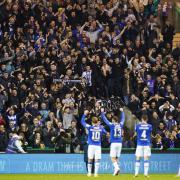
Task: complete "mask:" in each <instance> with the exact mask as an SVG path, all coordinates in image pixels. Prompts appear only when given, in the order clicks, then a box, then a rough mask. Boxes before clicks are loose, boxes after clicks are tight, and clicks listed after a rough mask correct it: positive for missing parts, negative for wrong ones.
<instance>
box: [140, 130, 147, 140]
mask: <svg viewBox="0 0 180 180" xmlns="http://www.w3.org/2000/svg"><path fill="white" fill-rule="evenodd" d="M141 137H142V138H144V139H146V137H147V136H146V130H143V132H142V134H141Z"/></svg>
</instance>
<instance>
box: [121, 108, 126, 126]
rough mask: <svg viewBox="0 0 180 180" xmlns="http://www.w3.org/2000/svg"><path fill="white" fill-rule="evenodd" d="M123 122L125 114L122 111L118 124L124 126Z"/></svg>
mask: <svg viewBox="0 0 180 180" xmlns="http://www.w3.org/2000/svg"><path fill="white" fill-rule="evenodd" d="M124 122H125V114H124V111H122V112H121V115H120V124H121V125H122V126H124Z"/></svg>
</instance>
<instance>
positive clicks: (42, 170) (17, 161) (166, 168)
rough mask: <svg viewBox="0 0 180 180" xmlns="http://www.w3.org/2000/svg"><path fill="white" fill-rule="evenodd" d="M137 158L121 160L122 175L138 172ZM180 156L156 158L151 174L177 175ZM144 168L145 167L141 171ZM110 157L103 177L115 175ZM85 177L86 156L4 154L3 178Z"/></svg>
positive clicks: (0, 170) (129, 156) (106, 158)
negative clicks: (14, 175) (16, 175)
mask: <svg viewBox="0 0 180 180" xmlns="http://www.w3.org/2000/svg"><path fill="white" fill-rule="evenodd" d="M134 160H135V157H134V154H123V155H122V156H121V165H120V166H121V173H133V172H134ZM179 164H180V154H153V155H152V157H151V160H150V173H177V170H178V167H179ZM142 170H143V167H141V171H142ZM112 171H113V167H112V164H111V161H110V158H109V154H102V160H101V167H100V173H103V174H106V173H108V174H109V173H112ZM11 173H12V174H84V173H86V166H85V163H84V156H83V154H13V155H8V154H1V155H0V174H11Z"/></svg>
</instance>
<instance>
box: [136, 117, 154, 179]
mask: <svg viewBox="0 0 180 180" xmlns="http://www.w3.org/2000/svg"><path fill="white" fill-rule="evenodd" d="M141 121H142V122H141V123H140V124H137V125H136V129H135V131H136V132H135V135H134V136H137V147H136V162H135V177H137V176H138V174H139V168H140V159H141V157H144V175H145V176H146V177H148V170H149V157H150V156H151V132H152V125H150V124H148V123H147V121H148V117H147V115H142V117H141Z"/></svg>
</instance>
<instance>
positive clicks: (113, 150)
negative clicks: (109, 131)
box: [110, 143, 122, 158]
mask: <svg viewBox="0 0 180 180" xmlns="http://www.w3.org/2000/svg"><path fill="white" fill-rule="evenodd" d="M121 149H122V143H111V147H110V157H114V158H119V157H120V155H121Z"/></svg>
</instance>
